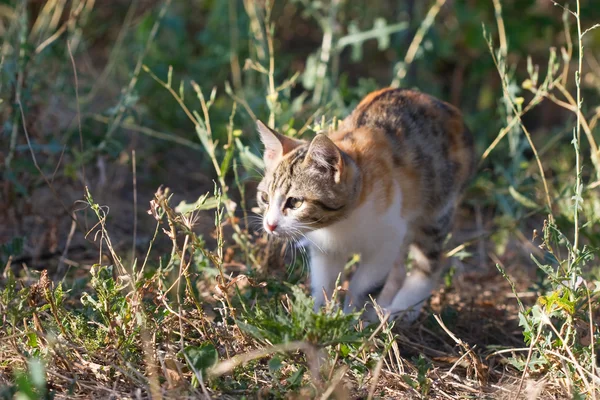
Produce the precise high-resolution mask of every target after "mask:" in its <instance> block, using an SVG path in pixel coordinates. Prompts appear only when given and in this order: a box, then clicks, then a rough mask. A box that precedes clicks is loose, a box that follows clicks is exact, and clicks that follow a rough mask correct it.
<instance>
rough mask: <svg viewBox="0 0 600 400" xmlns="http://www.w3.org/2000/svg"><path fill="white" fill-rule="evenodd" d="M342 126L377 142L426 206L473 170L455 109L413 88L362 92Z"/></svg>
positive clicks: (454, 189)
mask: <svg viewBox="0 0 600 400" xmlns="http://www.w3.org/2000/svg"><path fill="white" fill-rule="evenodd" d="M343 129H344V130H346V131H347V132H361V135H367V136H372V137H369V138H365V139H366V140H369V141H372V142H373V143H374V144H377V143H379V144H381V142H382V141H383V142H384V145H385V147H387V149H388V150H387V151H386V152H385V154H384V155H383V156H384V157H389V158H391V164H392V165H393V168H394V169H395V170H397V171H401V172H402V177H403V179H404V178H405V177H406V176H410V177H412V178H413V179H414V181H415V182H414V184H411V185H413V186H414V188H413V191H414V189H415V188H417V187H418V188H419V190H418V191H419V192H420V195H421V196H419V200H418V201H423V200H425V201H426V202H427V203H429V205H431V208H436V207H439V206H441V205H442V203H443V202H444V200H443V198H444V196H446V195H449V194H452V193H459V192H460V191H461V190H462V189H463V188H464V187H465V186H466V183H467V181H468V180H469V178H470V176H471V174H472V172H473V169H474V149H473V137H472V135H471V133H470V131H469V129H468V128H467V126H466V125H465V123H464V121H463V117H462V114H461V113H460V111H459V110H458V109H457V108H456V107H454V106H452V105H450V104H448V103H446V102H444V101H442V100H439V99H436V98H435V97H433V96H430V95H427V94H424V93H421V92H418V91H415V90H409V89H393V88H387V89H382V90H379V91H376V92H373V93H371V94H369V95H367V96H366V97H365V98H364V99H363V100H362V101H361V102H360V103H359V104H358V106H357V107H356V108H355V110H354V111H353V112H352V114H351V115H350V116H349V117H348V118H346V120H345V121H344V124H343ZM368 147H369V146H363V149H365V148H368ZM373 147H375V146H373ZM377 147H378V148H381V147H382V146H377ZM367 151H370V150H367ZM415 201H417V199H415ZM427 208H430V207H427Z"/></svg>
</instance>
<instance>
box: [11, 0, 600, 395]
mask: <svg viewBox="0 0 600 400" xmlns="http://www.w3.org/2000/svg"><path fill="white" fill-rule="evenodd" d="M142 3H143V4H145V5H147V6H148V7H143V6H142ZM147 3H148V4H146V3H145V2H139V1H136V0H133V1H131V2H115V5H114V7H107V6H105V5H103V4H100V3H98V2H94V1H90V0H80V1H74V2H72V3H69V2H61V1H54V0H48V1H46V2H26V1H25V2H19V1H7V2H5V3H3V4H1V5H0V31H1V32H2V34H3V37H4V38H5V40H4V42H3V44H2V46H1V52H0V57H1V58H0V73H1V78H2V79H1V80H0V93H1V94H0V114H1V115H2V120H3V121H4V125H3V132H2V136H1V137H0V138H1V141H2V144H3V146H2V152H1V153H0V154H2V158H1V161H2V162H3V166H4V168H3V182H2V188H3V189H2V192H1V194H0V209H1V210H2V211H0V213H1V214H0V215H1V217H0V220H1V221H3V222H2V223H0V265H1V266H0V316H1V319H0V398H2V399H4V398H6V399H11V398H18V399H46V398H90V397H93V398H108V397H111V398H155V399H159V398H255V397H259V398H264V397H268V398H322V399H325V398H338V399H345V398H368V399H371V398H394V399H395V398H446V399H447V398H511V399H512V398H591V399H596V398H598V397H600V390H599V387H600V375H599V374H598V367H599V360H600V358H599V356H598V346H599V345H600V333H599V332H598V318H600V308H599V307H598V304H599V297H600V283H599V281H598V279H599V272H600V269H599V268H598V262H597V258H596V256H597V254H598V251H597V249H598V247H599V246H600V231H599V230H598V226H597V224H596V221H597V220H598V215H599V214H600V196H599V195H598V191H597V188H598V186H600V183H599V182H600V181H599V180H598V179H600V167H599V165H600V163H599V161H598V160H599V157H600V153H599V152H598V146H597V143H596V137H597V134H596V133H597V130H598V129H597V122H598V119H599V118H600V111H599V110H600V106H599V105H600V89H599V88H600V80H599V78H598V76H600V64H598V61H597V59H596V58H595V55H594V54H595V52H594V51H595V50H597V49H598V48H600V41H599V40H598V36H597V35H598V33H599V32H600V30H597V29H596V28H597V27H598V23H597V21H599V20H600V15H598V13H597V12H595V11H594V10H595V8H594V5H593V4H591V3H593V2H583V1H581V2H580V1H577V2H576V3H574V4H571V7H573V6H574V9H570V8H569V7H568V6H567V5H566V4H562V3H553V2H548V4H546V3H545V2H543V1H541V2H534V3H535V4H533V3H532V5H529V6H528V7H530V9H529V11H531V13H530V14H528V15H527V16H526V17H524V16H523V15H524V11H523V7H522V6H518V5H516V4H512V3H509V2H506V1H501V0H494V1H493V2H490V4H488V5H486V6H483V5H478V6H477V7H475V6H468V5H466V4H463V3H462V2H456V4H453V5H452V6H450V5H448V4H446V2H445V1H443V0H442V1H435V2H431V3H430V4H427V6H425V5H424V3H420V2H407V3H406V4H405V5H401V6H398V5H396V6H393V5H391V3H388V2H386V1H385V0H381V1H379V2H373V4H371V5H370V6H369V7H365V6H364V4H362V5H361V4H358V3H356V4H346V3H348V2H339V1H336V0H331V1H330V2H316V1H310V0H297V1H292V2H289V3H288V4H279V3H277V2H266V3H264V4H262V3H261V4H258V3H256V2H252V1H242V2H236V1H234V0H230V1H228V2H207V3H206V4H196V3H193V4H192V3H190V4H189V5H184V4H183V3H179V2H171V1H150V2H147ZM394 7H396V8H394ZM389 10H394V11H395V12H396V13H397V15H398V17H397V18H396V17H395V16H394V17H393V18H392V16H391V13H390V11H389ZM190 15H198V18H191V17H190ZM117 16H118V17H117ZM223 21H227V35H225V34H224V31H223ZM474 21H475V22H474ZM482 21H483V28H482V25H481V22H482ZM531 26H536V29H531ZM541 26H543V27H544V29H545V33H544V35H542V36H541V37H540V35H539V31H540V29H541V28H540V27H541ZM516 27H518V28H519V29H517V28H516ZM190 32H193V34H192V33H190ZM315 32H316V33H315ZM299 43H303V44H304V43H308V45H302V46H301V45H299ZM168 49H170V50H168ZM242 60H246V61H245V62H242ZM299 63H301V65H302V67H298V65H299ZM425 67H427V68H425ZM448 70H449V71H450V72H448ZM382 71H384V72H382ZM446 82H449V83H446ZM389 84H393V85H394V86H416V87H419V88H421V89H422V90H424V91H428V92H431V93H433V94H436V95H438V96H440V97H442V98H445V99H450V100H452V101H453V102H454V103H456V104H457V105H460V106H461V108H462V109H463V110H464V113H465V117H466V119H467V121H468V122H469V124H470V125H471V127H472V129H473V131H474V132H477V133H478V134H477V135H476V136H477V137H476V140H477V146H478V148H479V150H480V154H482V156H481V161H480V164H479V168H478V172H477V176H476V178H475V179H474V180H473V182H472V184H471V186H470V188H469V190H468V191H467V194H466V195H465V199H464V201H463V206H462V207H461V210H460V212H459V216H458V218H457V221H456V224H455V225H456V226H455V229H454V231H453V234H452V235H451V237H449V238H448V243H447V249H448V252H447V256H448V264H449V266H450V268H449V270H448V272H447V273H446V275H445V277H444V280H443V282H442V283H441V285H440V287H439V288H438V290H436V291H435V293H434V294H433V295H432V297H431V299H430V301H429V303H428V306H427V309H426V311H425V312H424V313H423V315H422V316H421V318H420V319H419V320H418V321H417V322H416V323H415V325H413V326H412V327H410V328H402V327H398V326H394V324H391V323H388V322H387V321H385V320H382V321H381V322H380V323H379V324H373V325H370V326H366V325H365V324H364V323H363V322H362V321H361V320H360V315H359V313H356V314H349V315H345V314H343V313H341V311H340V310H339V308H338V307H335V305H334V303H335V298H334V299H332V302H331V304H329V305H328V307H326V308H325V309H323V310H322V311H320V312H319V313H314V312H312V300H311V299H310V297H309V296H308V295H307V293H308V290H307V288H306V282H307V279H306V278H307V277H306V271H307V264H306V255H305V253H303V252H302V251H301V250H299V249H298V250H292V249H289V248H288V249H286V247H285V246H282V244H281V243H276V242H271V241H269V240H268V238H266V237H265V236H263V235H261V234H260V233H259V232H257V229H255V226H254V225H253V223H252V221H253V218H256V216H254V215H253V207H254V205H255V203H254V202H253V200H252V199H253V196H254V189H255V185H256V181H257V180H258V179H260V174H261V171H262V160H261V158H260V145H259V144H258V142H257V140H256V135H255V133H254V132H253V125H254V124H253V122H254V120H255V119H256V118H261V119H263V120H266V121H269V123H270V125H271V126H277V127H278V128H279V129H280V130H281V131H282V132H284V133H285V134H287V135H290V136H294V137H310V135H311V134H312V133H314V132H318V131H322V130H330V129H333V127H334V126H335V125H336V123H337V120H338V119H339V118H342V117H344V116H345V115H346V113H347V112H348V111H349V110H350V109H351V108H352V107H353V106H354V105H355V104H356V102H357V101H358V100H359V99H360V98H361V97H362V96H364V95H365V94H366V93H368V92H369V91H370V90H373V89H375V88H377V87H380V86H383V85H389ZM490 121H491V122H490ZM4 144H6V146H4ZM157 188H158V189H157ZM357 261H358V260H356V259H354V260H352V261H351V262H350V263H349V265H348V268H352V267H353V265H354V264H356V262H357ZM340 284H341V287H342V289H340V290H341V291H343V284H344V283H343V282H340ZM340 294H341V293H336V295H335V296H338V295H340Z"/></svg>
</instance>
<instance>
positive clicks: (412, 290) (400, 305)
mask: <svg viewBox="0 0 600 400" xmlns="http://www.w3.org/2000/svg"><path fill="white" fill-rule="evenodd" d="M432 290H433V280H432V279H431V278H430V277H429V276H428V275H426V274H424V273H422V272H420V271H413V273H412V274H410V275H409V276H408V277H407V278H406V281H405V282H404V285H402V288H401V289H400V290H399V291H398V293H397V294H396V296H395V297H394V300H393V301H392V304H390V305H389V306H388V307H386V311H388V312H389V313H390V320H394V321H397V322H398V323H399V324H400V325H410V324H412V323H413V322H415V320H416V319H417V318H418V317H419V314H421V309H422V308H423V305H424V304H425V302H426V301H427V299H428V298H429V296H430V295H431V291H432Z"/></svg>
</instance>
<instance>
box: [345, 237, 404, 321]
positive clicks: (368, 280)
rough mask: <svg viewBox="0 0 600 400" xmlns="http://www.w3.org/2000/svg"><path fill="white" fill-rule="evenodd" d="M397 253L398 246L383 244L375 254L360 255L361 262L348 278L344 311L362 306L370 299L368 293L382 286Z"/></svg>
mask: <svg viewBox="0 0 600 400" xmlns="http://www.w3.org/2000/svg"><path fill="white" fill-rule="evenodd" d="M399 253H400V251H399V249H398V248H396V249H393V248H389V247H386V246H383V247H382V248H381V249H380V250H379V251H377V252H376V253H375V254H371V255H364V254H363V255H362V260H361V264H360V266H359V267H358V269H357V270H356V272H355V273H354V275H353V276H352V279H351V280H350V287H349V290H348V294H347V295H346V301H345V305H344V312H351V311H353V310H355V309H361V308H363V307H364V306H365V304H366V303H367V302H369V301H370V298H369V295H372V294H374V293H376V292H378V291H379V290H380V289H381V288H382V287H383V286H384V284H385V282H386V279H387V277H388V275H389V274H390V271H391V270H392V267H393V265H394V261H395V260H396V259H397V258H398V255H399Z"/></svg>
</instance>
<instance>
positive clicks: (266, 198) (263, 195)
mask: <svg viewBox="0 0 600 400" xmlns="http://www.w3.org/2000/svg"><path fill="white" fill-rule="evenodd" d="M260 200H261V201H262V202H263V203H269V195H268V194H267V192H260Z"/></svg>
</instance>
